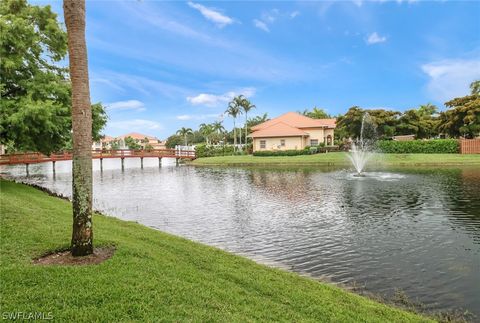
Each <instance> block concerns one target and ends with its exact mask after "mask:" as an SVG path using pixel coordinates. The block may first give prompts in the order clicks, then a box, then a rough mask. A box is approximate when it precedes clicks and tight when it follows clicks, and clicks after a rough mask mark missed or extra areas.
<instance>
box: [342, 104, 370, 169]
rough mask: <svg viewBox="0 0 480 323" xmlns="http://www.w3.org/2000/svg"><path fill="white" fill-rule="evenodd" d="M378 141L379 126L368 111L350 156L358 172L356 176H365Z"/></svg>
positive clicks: (363, 118)
mask: <svg viewBox="0 0 480 323" xmlns="http://www.w3.org/2000/svg"><path fill="white" fill-rule="evenodd" d="M376 141H377V127H376V125H375V123H374V122H373V120H372V117H371V116H370V115H369V114H368V112H366V113H365V114H364V115H363V117H362V126H361V128H360V138H358V139H357V140H355V141H354V142H352V148H351V149H350V152H349V154H348V158H349V159H350V161H351V162H352V165H353V167H355V170H356V171H357V173H356V174H355V175H354V176H357V177H363V176H365V175H364V173H363V171H364V169H365V166H366V164H367V161H368V160H369V159H370V158H371V157H372V155H373V153H374V149H375V145H376Z"/></svg>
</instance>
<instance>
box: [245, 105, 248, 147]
mask: <svg viewBox="0 0 480 323" xmlns="http://www.w3.org/2000/svg"><path fill="white" fill-rule="evenodd" d="M247 121H248V117H247V112H246V111H245V148H247V133H248V132H247V131H248V128H247Z"/></svg>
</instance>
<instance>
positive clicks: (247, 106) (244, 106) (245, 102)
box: [242, 95, 256, 144]
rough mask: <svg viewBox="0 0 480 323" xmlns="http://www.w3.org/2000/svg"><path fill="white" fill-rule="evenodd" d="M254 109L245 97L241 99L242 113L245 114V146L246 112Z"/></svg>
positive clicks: (246, 132) (246, 131) (246, 133)
mask: <svg viewBox="0 0 480 323" xmlns="http://www.w3.org/2000/svg"><path fill="white" fill-rule="evenodd" d="M242 96H243V95H242ZM255 108H256V106H255V105H254V104H252V103H251V102H250V101H249V100H248V99H247V98H245V97H244V98H243V100H242V110H243V112H245V144H247V136H248V112H249V111H251V110H252V109H255Z"/></svg>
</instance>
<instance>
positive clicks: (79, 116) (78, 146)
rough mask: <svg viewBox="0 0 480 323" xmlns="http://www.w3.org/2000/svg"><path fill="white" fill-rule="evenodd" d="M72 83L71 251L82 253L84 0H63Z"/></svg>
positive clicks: (89, 233) (86, 147)
mask: <svg viewBox="0 0 480 323" xmlns="http://www.w3.org/2000/svg"><path fill="white" fill-rule="evenodd" d="M63 12H64V15H65V25H66V26H67V34H68V53H69V62H70V79H71V82H72V131H73V164H72V202H73V230H72V242H71V252H72V255H73V256H85V255H88V254H91V253H92V252H93V228H92V108H91V104H90V89H89V83H88V61H87V45H86V42H85V0H64V1H63Z"/></svg>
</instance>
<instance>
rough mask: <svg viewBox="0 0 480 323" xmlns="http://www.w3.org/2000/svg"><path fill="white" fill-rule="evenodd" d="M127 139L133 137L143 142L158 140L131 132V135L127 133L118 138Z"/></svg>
mask: <svg viewBox="0 0 480 323" xmlns="http://www.w3.org/2000/svg"><path fill="white" fill-rule="evenodd" d="M127 137H132V138H133V139H137V140H143V139H145V138H148V139H155V140H158V139H157V138H156V137H153V136H148V135H144V134H141V133H138V132H130V133H127V134H125V135H122V136H118V137H117V138H118V139H123V138H127Z"/></svg>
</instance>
